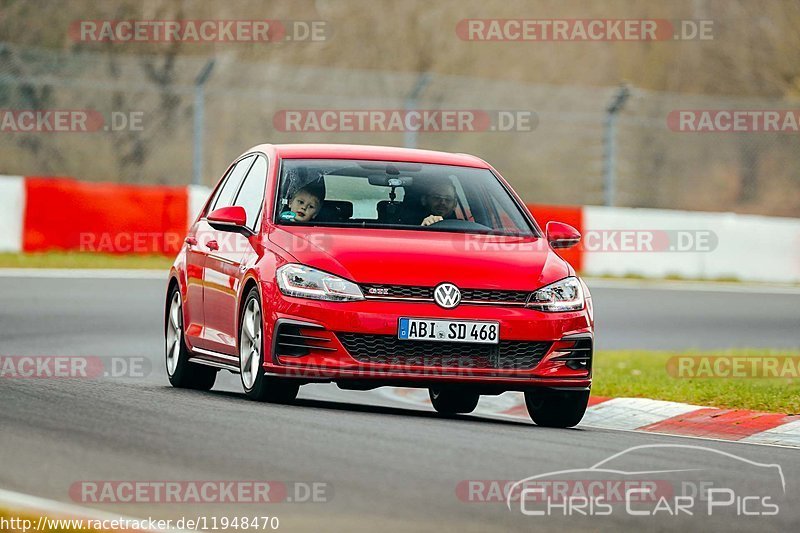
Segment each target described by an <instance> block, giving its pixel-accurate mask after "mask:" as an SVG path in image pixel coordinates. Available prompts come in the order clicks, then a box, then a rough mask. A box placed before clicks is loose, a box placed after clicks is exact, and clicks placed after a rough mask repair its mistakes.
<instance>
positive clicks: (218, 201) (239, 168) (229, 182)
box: [209, 155, 256, 211]
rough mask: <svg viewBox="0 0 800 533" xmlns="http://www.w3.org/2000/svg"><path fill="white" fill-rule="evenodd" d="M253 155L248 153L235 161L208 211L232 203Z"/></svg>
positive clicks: (253, 157)
mask: <svg viewBox="0 0 800 533" xmlns="http://www.w3.org/2000/svg"><path fill="white" fill-rule="evenodd" d="M255 157H256V156H255V155H250V156H247V157H245V158H244V159H242V160H241V161H239V162H238V163H236V165H234V167H233V168H232V169H231V171H230V172H228V177H227V178H225V183H224V184H223V185H222V187H221V188H220V189H219V192H218V193H217V197H216V198H215V199H214V201H213V202H212V203H211V208H210V209H209V211H213V210H215V209H219V208H220V207H228V206H230V205H233V197H234V196H235V195H236V191H238V190H239V184H240V183H241V182H242V178H243V177H244V175H245V174H247V171H248V170H249V169H250V165H251V164H252V163H253V159H255Z"/></svg>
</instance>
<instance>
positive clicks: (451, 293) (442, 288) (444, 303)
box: [433, 283, 461, 309]
mask: <svg viewBox="0 0 800 533" xmlns="http://www.w3.org/2000/svg"><path fill="white" fill-rule="evenodd" d="M433 300H434V301H435V302H436V303H437V304H438V305H439V306H440V307H444V308H445V309H452V308H454V307H455V306H457V305H458V304H460V303H461V291H460V290H458V287H456V286H455V285H453V284H452V283H440V284H439V285H437V286H436V288H435V289H434V290H433Z"/></svg>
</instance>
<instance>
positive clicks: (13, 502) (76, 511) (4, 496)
mask: <svg viewBox="0 0 800 533" xmlns="http://www.w3.org/2000/svg"><path fill="white" fill-rule="evenodd" d="M0 503H2V504H4V506H6V507H9V506H10V507H11V508H10V509H8V511H10V512H14V511H19V510H20V509H25V510H26V511H28V512H31V511H38V512H44V513H55V514H58V515H60V516H68V517H73V518H77V519H81V518H83V519H84V520H127V521H128V522H139V523H141V522H142V521H146V519H144V518H134V517H130V516H125V515H119V514H112V513H107V512H105V511H98V510H97V509H91V508H89V507H81V506H79V505H72V504H69V503H63V502H59V501H56V500H48V499H46V498H39V497H38V496H31V495H30V494H23V493H21V492H13V491H10V490H4V489H0ZM56 519H57V518H56ZM40 522H41V520H40ZM173 522H174V520H173ZM138 531H158V532H161V531H170V532H177V533H180V532H181V531H182V530H180V529H140V530H138Z"/></svg>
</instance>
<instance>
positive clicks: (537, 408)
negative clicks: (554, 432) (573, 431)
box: [525, 388, 589, 428]
mask: <svg viewBox="0 0 800 533" xmlns="http://www.w3.org/2000/svg"><path fill="white" fill-rule="evenodd" d="M588 405H589V390H588V389H586V390H564V389H546V388H542V389H530V390H527V391H525V406H526V407H527V408H528V414H529V415H530V416H531V419H532V420H533V421H534V422H535V423H536V425H537V426H543V427H550V428H570V427H572V426H576V425H578V422H580V421H581V419H582V418H583V415H584V413H585V412H586V407H587V406H588Z"/></svg>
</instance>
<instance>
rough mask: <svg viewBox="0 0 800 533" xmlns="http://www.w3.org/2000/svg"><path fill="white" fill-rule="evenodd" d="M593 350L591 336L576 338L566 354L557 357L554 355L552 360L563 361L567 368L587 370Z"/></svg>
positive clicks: (589, 367)
mask: <svg viewBox="0 0 800 533" xmlns="http://www.w3.org/2000/svg"><path fill="white" fill-rule="evenodd" d="M559 351H562V350H559ZM564 351H567V350H564ZM593 352H594V346H593V342H592V338H591V337H585V338H581V339H577V340H576V341H575V346H573V347H572V348H569V349H568V351H567V353H566V354H564V355H562V356H559V357H554V358H553V359H552V360H553V361H565V364H566V365H567V368H570V369H572V370H586V371H587V372H588V371H590V370H591V369H592V355H593Z"/></svg>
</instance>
